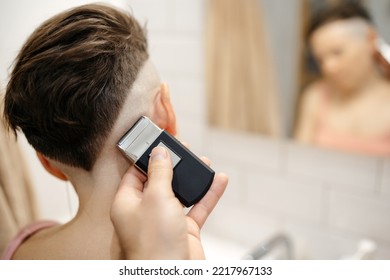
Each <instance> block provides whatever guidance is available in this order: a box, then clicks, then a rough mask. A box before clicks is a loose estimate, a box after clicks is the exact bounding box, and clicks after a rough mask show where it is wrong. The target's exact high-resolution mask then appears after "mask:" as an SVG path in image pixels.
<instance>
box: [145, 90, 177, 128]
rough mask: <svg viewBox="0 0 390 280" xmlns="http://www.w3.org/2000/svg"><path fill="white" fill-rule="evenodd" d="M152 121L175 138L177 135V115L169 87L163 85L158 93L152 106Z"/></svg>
mask: <svg viewBox="0 0 390 280" xmlns="http://www.w3.org/2000/svg"><path fill="white" fill-rule="evenodd" d="M151 114H152V116H151V117H152V120H153V121H154V122H155V123H156V124H157V125H158V126H159V127H161V128H163V129H165V130H166V131H168V132H169V133H170V134H172V135H173V136H176V134H177V127H176V114H175V111H174V109H173V106H172V103H171V98H170V95H169V88H168V85H167V84H165V83H163V84H161V86H160V89H159V90H158V92H157V93H156V95H155V97H154V100H153V105H152V110H151Z"/></svg>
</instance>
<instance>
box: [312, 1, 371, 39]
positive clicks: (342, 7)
mask: <svg viewBox="0 0 390 280" xmlns="http://www.w3.org/2000/svg"><path fill="white" fill-rule="evenodd" d="M349 19H360V20H364V21H366V22H367V23H370V24H371V23H372V19H371V16H370V14H369V13H368V11H367V10H366V9H365V8H364V7H363V6H362V5H361V4H358V3H350V2H344V3H341V4H336V5H329V6H326V7H325V8H322V9H319V10H318V11H317V12H315V13H314V14H313V15H312V17H311V20H310V24H309V26H308V29H307V34H306V38H310V37H311V35H312V34H313V33H314V32H315V31H316V30H317V29H319V28H320V27H322V26H324V25H325V24H327V23H331V22H334V21H338V20H349Z"/></svg>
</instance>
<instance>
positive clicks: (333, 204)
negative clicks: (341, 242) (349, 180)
mask: <svg viewBox="0 0 390 280" xmlns="http://www.w3.org/2000/svg"><path fill="white" fill-rule="evenodd" d="M329 207H330V209H329V224H330V225H331V226H333V227H335V228H337V229H340V230H343V231H345V232H353V233H355V234H359V235H361V237H362V238H371V239H374V240H378V242H379V241H382V242H387V243H390V219H389V213H390V199H389V198H388V197H387V198H386V197H377V196H357V195H347V194H344V193H339V192H331V195H330V205H329Z"/></svg>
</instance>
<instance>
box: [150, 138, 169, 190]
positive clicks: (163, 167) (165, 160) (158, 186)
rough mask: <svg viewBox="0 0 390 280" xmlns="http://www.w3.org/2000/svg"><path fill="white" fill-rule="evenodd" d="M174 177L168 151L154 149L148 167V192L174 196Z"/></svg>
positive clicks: (158, 148) (159, 148)
mask: <svg viewBox="0 0 390 280" xmlns="http://www.w3.org/2000/svg"><path fill="white" fill-rule="evenodd" d="M172 177H173V167H172V161H171V158H170V156H169V153H168V151H167V150H166V149H165V148H163V147H159V146H158V147H156V148H154V149H153V150H152V153H151V155H150V160H149V166H148V182H147V184H148V191H149V192H154V193H156V192H158V193H159V194H165V195H167V196H172V195H173V190H172Z"/></svg>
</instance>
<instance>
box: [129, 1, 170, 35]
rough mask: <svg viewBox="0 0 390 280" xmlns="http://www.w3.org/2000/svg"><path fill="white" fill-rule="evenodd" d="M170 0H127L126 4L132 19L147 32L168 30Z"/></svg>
mask: <svg viewBox="0 0 390 280" xmlns="http://www.w3.org/2000/svg"><path fill="white" fill-rule="evenodd" d="M171 3H172V0H159V1H155V0H128V1H127V4H128V6H129V9H130V10H131V11H132V14H133V15H134V17H135V18H136V19H137V20H138V21H139V23H140V24H141V25H142V26H145V24H146V27H147V30H151V31H154V30H169V29H172V28H173V26H172V24H170V18H172V12H173V11H172V9H171V6H172V5H171Z"/></svg>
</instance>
